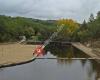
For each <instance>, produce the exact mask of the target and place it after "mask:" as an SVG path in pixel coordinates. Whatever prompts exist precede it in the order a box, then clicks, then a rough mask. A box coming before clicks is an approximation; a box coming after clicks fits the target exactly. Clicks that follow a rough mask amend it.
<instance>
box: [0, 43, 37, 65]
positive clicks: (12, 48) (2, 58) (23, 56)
mask: <svg viewBox="0 0 100 80" xmlns="http://www.w3.org/2000/svg"><path fill="white" fill-rule="evenodd" d="M34 48H35V45H24V44H0V65H4V64H12V63H18V62H23V61H28V60H30V59H31V58H32V57H33V55H32V53H33V51H34Z"/></svg>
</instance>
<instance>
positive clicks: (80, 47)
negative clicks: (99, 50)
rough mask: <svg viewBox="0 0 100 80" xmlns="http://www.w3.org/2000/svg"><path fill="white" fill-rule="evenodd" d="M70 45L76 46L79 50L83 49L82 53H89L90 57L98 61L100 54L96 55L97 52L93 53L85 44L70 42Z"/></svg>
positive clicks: (99, 60)
mask: <svg viewBox="0 0 100 80" xmlns="http://www.w3.org/2000/svg"><path fill="white" fill-rule="evenodd" d="M72 46H74V47H76V48H78V49H79V50H81V51H83V52H84V53H86V54H87V55H89V56H90V57H92V58H94V59H95V60H96V61H97V62H99V63H100V56H98V55H97V54H95V53H93V51H92V49H91V48H89V47H86V46H84V45H82V44H81V43H79V42H77V43H72Z"/></svg>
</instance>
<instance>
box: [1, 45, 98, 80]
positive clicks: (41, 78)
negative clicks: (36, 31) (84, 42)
mask: <svg viewBox="0 0 100 80" xmlns="http://www.w3.org/2000/svg"><path fill="white" fill-rule="evenodd" d="M45 50H46V53H47V54H45V55H44V57H54V58H58V57H63V58H66V57H70V58H71V57H77V58H78V57H79V58H80V57H89V56H87V55H85V54H83V53H82V52H81V51H78V50H77V49H75V48H73V47H69V46H68V47H67V46H48V47H47V48H46V49H45ZM99 79H100V64H98V63H96V62H95V61H94V60H71V59H70V60H61V59H36V60H35V61H34V62H31V63H28V64H24V65H20V66H15V67H9V68H4V69H1V70H0V80H99Z"/></svg>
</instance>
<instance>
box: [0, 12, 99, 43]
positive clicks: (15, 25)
mask: <svg viewBox="0 0 100 80" xmlns="http://www.w3.org/2000/svg"><path fill="white" fill-rule="evenodd" d="M62 24H63V25H64V28H63V30H62V31H61V32H60V33H59V34H58V36H56V37H55V39H54V40H57V41H79V42H88V41H95V40H97V39H100V11H99V12H98V13H97V16H96V17H94V15H93V14H91V15H90V17H89V20H88V21H87V22H86V21H85V20H84V21H83V23H82V24H80V23H78V22H77V21H74V20H72V19H60V20H38V19H32V18H24V17H10V16H4V15H0V42H9V41H10V42H12V41H18V40H20V36H25V37H26V39H33V38H32V36H37V37H38V40H46V39H48V38H49V36H50V35H51V34H52V33H53V32H55V31H56V30H57V25H58V26H60V25H62Z"/></svg>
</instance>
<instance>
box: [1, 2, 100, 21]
mask: <svg viewBox="0 0 100 80" xmlns="http://www.w3.org/2000/svg"><path fill="white" fill-rule="evenodd" d="M98 11H100V0H0V15H8V16H22V17H29V18H36V19H44V20H53V19H61V18H68V19H69V18H71V19H74V20H77V21H78V22H82V21H83V20H84V19H86V20H88V18H89V16H90V14H91V13H93V14H94V16H96V13H97V12H98Z"/></svg>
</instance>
